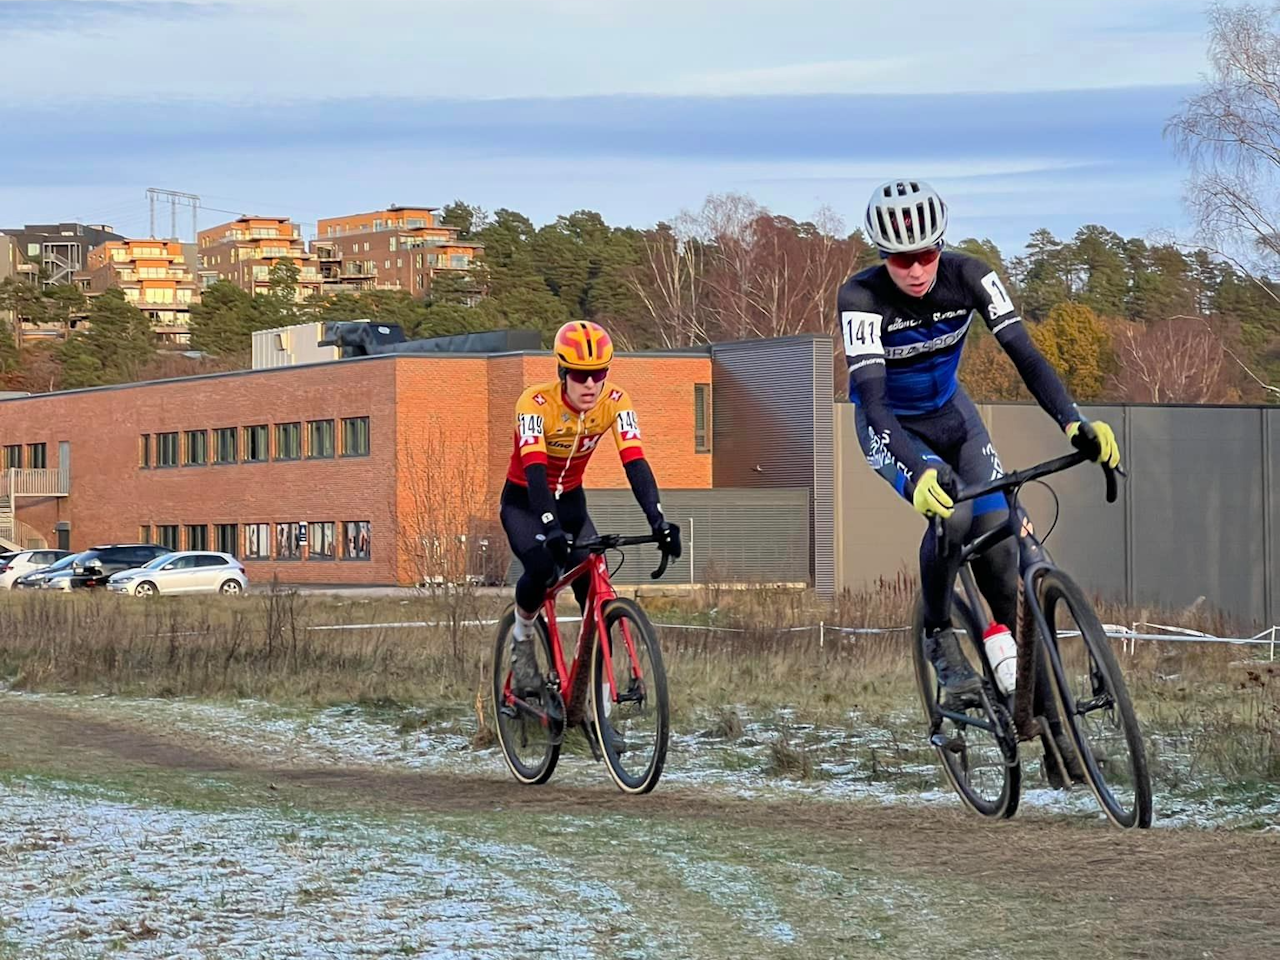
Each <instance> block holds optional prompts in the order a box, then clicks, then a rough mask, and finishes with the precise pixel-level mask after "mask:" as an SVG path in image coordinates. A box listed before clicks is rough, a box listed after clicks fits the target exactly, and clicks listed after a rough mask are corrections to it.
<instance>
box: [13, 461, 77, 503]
mask: <svg viewBox="0 0 1280 960" xmlns="http://www.w3.org/2000/svg"><path fill="white" fill-rule="evenodd" d="M0 495H7V496H9V497H10V498H13V497H66V496H70V495H71V476H70V474H69V473H66V472H64V471H62V470H43V469H40V470H36V469H30V468H25V469H20V468H16V467H14V468H10V469H7V470H0Z"/></svg>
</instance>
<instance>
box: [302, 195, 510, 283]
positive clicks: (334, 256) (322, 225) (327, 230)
mask: <svg viewBox="0 0 1280 960" xmlns="http://www.w3.org/2000/svg"><path fill="white" fill-rule="evenodd" d="M435 214H436V209H435V208H434V207H402V206H396V205H392V206H390V207H388V208H387V209H385V210H375V211H372V212H370V213H361V214H353V215H351V216H347V217H331V218H327V219H324V220H321V221H320V222H319V224H318V225H317V238H316V240H315V241H314V242H313V243H312V245H311V249H312V252H313V253H315V255H316V257H317V259H318V261H319V266H320V271H321V274H322V275H323V277H324V282H325V286H326V289H330V290H337V291H343V290H374V289H377V290H404V291H407V292H409V293H411V294H413V295H414V296H415V297H425V296H426V295H427V293H428V291H429V290H430V289H431V281H432V279H433V278H434V277H435V276H436V274H437V273H439V272H441V271H454V272H461V271H467V270H470V269H471V266H472V263H473V261H474V260H475V258H476V257H477V256H479V255H480V254H481V253H483V252H484V247H483V246H482V245H481V244H478V243H471V242H469V241H465V240H460V239H458V231H457V229H455V228H453V227H447V226H444V225H442V224H440V223H439V222H438V221H437V219H436V216H435Z"/></svg>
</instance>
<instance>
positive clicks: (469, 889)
mask: <svg viewBox="0 0 1280 960" xmlns="http://www.w3.org/2000/svg"><path fill="white" fill-rule="evenodd" d="M907 596H909V588H908V587H906V586H904V587H902V597H899V598H898V599H897V600H895V599H894V598H895V594H894V593H893V592H892V591H890V590H886V591H882V592H881V594H880V595H879V602H880V603H881V604H882V607H881V608H880V609H870V607H871V604H870V602H868V603H867V604H863V605H859V604H858V602H857V600H856V598H851V599H850V600H848V601H847V604H848V606H847V608H846V609H845V610H843V611H842V610H833V609H831V608H829V607H819V606H818V605H817V604H816V603H815V602H814V601H813V600H812V599H811V598H809V597H806V596H804V595H794V596H786V597H772V598H771V597H765V596H756V597H750V596H741V595H738V596H732V595H729V594H727V593H726V594H725V595H722V596H706V597H700V598H696V599H695V600H693V601H682V602H680V603H675V602H671V601H664V602H651V603H650V604H649V608H650V609H651V611H652V613H653V615H654V616H655V618H657V619H659V620H661V619H668V620H671V621H678V622H683V623H690V622H697V620H698V618H701V621H702V622H704V623H710V624H716V625H724V626H736V627H741V628H744V630H745V632H743V633H710V632H701V631H689V630H663V631H662V641H663V646H664V650H665V653H666V656H667V660H668V669H669V671H670V674H671V678H672V697H673V705H674V707H675V714H676V716H675V729H674V734H673V742H672V750H671V755H670V759H669V762H668V773H667V775H666V776H665V777H664V780H663V783H662V784H661V785H660V787H659V789H658V791H657V792H656V793H655V794H653V795H651V796H649V797H646V798H625V797H622V796H621V795H620V794H618V793H617V792H616V791H615V790H614V789H613V788H612V787H611V786H609V785H608V784H607V778H606V777H605V776H604V772H603V770H602V769H601V768H600V767H599V766H597V765H596V764H594V763H593V762H592V761H591V760H590V759H589V757H588V755H587V754H586V750H585V746H584V745H583V743H582V742H581V740H580V739H579V738H577V735H576V734H575V735H572V736H571V739H570V741H569V742H568V743H567V746H568V756H567V757H566V759H565V760H564V761H562V764H561V767H560V769H559V770H558V771H557V774H556V778H555V780H554V781H553V783H552V784H551V785H549V786H547V787H544V788H536V789H529V788H519V787H518V786H517V785H516V784H515V783H514V782H513V781H511V780H510V778H509V776H508V775H507V774H506V772H505V768H504V767H503V765H502V762H501V760H500V758H499V757H498V755H497V753H496V750H495V748H494V747H493V746H492V741H491V738H490V737H489V736H486V730H485V725H486V724H487V722H488V718H487V712H488V706H487V704H485V703H484V701H483V695H484V692H485V691H486V690H487V678H486V674H485V670H486V666H487V664H486V661H487V658H488V655H489V650H490V648H491V637H490V636H489V629H488V628H483V629H471V628H459V629H456V630H450V629H448V628H431V629H422V628H419V629H409V630H406V629H399V628H393V627H384V628H382V629H374V630H323V631H316V630H310V629H308V628H310V627H314V626H328V625H339V624H344V623H345V624H355V623H361V624H365V623H382V624H388V623H392V622H403V621H413V620H439V619H441V618H442V617H447V615H448V614H449V612H450V611H449V610H448V609H442V608H441V605H440V604H438V603H432V602H431V601H428V600H425V599H424V600H421V601H411V602H408V603H404V602H400V601H391V600H380V601H369V602H357V603H349V602H348V603H344V602H341V601H338V600H333V599H323V598H298V597H294V596H290V595H278V596H274V597H273V596H265V597H257V598H251V599H248V600H246V601H244V602H242V603H237V604H230V605H227V604H207V605H206V604H200V603H173V604H167V603H166V604H129V603H117V602H112V601H113V598H98V597H83V598H82V597H73V598H65V597H56V598H48V597H43V596H36V597H20V596H15V597H13V598H12V599H9V600H6V601H5V602H3V603H0V637H3V640H2V641H0V670H2V671H3V673H4V675H5V676H6V677H7V678H8V682H7V688H6V690H5V691H4V692H3V693H0V731H2V734H0V811H3V816H2V817H0V957H9V956H12V957H29V956H30V957H100V956H112V957H114V956H138V957H153V956H154V957H161V956H163V957H170V956H183V957H188V956H189V957H196V956H200V957H255V958H256V957H306V958H311V957H359V956H422V957H459V958H460V957H512V956H552V957H561V956H563V957H636V958H640V957H741V956H744V955H746V956H752V957H806V958H808V957H864V956H865V957H873V956H874V957H895V958H897V957H933V956H937V955H939V954H941V953H955V954H957V955H963V956H974V957H989V958H1005V957H1008V958H1021V957H1036V958H1041V957H1043V958H1050V960H1053V958H1058V957H1062V958H1066V957H1072V958H1075V957H1078V956H1081V955H1087V956H1094V957H1105V958H1109V957H1116V958H1119V957H1152V958H1155V957H1160V958H1184V957H1185V958H1198V960H1203V958H1206V957H1208V958H1212V960H1223V958H1255V957H1256V958H1263V957H1274V956H1276V953H1275V944H1276V943H1277V942H1280V924H1278V923H1277V921H1276V919H1275V912H1274V908H1273V901H1274V895H1275V890H1276V889H1277V887H1278V885H1280V826H1278V824H1280V782H1278V781H1280V776H1278V774H1277V759H1276V758H1277V756H1278V755H1280V743H1278V741H1277V724H1278V722H1280V716H1278V710H1277V698H1278V694H1277V689H1278V684H1280V678H1277V675H1276V674H1275V673H1273V672H1270V671H1272V670H1273V669H1274V668H1272V667H1271V665H1269V664H1268V663H1265V662H1258V663H1242V662H1241V661H1242V658H1243V656H1245V655H1247V654H1245V653H1244V652H1242V651H1241V650H1226V649H1221V648H1196V647H1191V646H1178V645H1174V644H1169V645H1159V646H1157V645H1140V646H1139V650H1138V653H1137V655H1134V656H1127V655H1126V656H1124V657H1123V659H1122V664H1123V666H1124V669H1125V671H1126V676H1127V677H1128V678H1129V681H1130V685H1131V688H1132V690H1133V692H1134V695H1135V700H1136V703H1137V706H1138V709H1139V712H1140V714H1141V715H1142V718H1143V720H1144V723H1145V724H1146V727H1147V730H1148V733H1149V734H1150V740H1151V745H1152V749H1153V751H1154V753H1155V756H1156V758H1157V762H1156V764H1155V774H1156V781H1157V783H1156V815H1157V829H1155V830H1152V831H1149V832H1146V833H1143V834H1133V833H1130V834H1122V833H1120V832H1119V831H1117V830H1114V828H1110V827H1107V826H1106V825H1105V824H1104V823H1103V822H1102V821H1101V818H1100V817H1099V815H1098V813H1097V811H1096V807H1095V805H1094V804H1093V801H1092V798H1091V796H1089V795H1088V794H1087V793H1082V792H1081V791H1080V790H1079V789H1077V790H1075V791H1072V792H1071V793H1069V794H1062V793H1058V792H1055V791H1050V790H1047V789H1045V788H1044V785H1043V784H1042V783H1041V782H1040V781H1039V778H1038V775H1037V773H1036V770H1035V762H1034V759H1033V755H1032V759H1030V760H1029V762H1028V764H1027V767H1028V782H1027V796H1026V802H1025V803H1024V806H1023V808H1022V809H1021V811H1020V813H1019V815H1018V817H1017V818H1016V819H1015V820H1014V821H1012V822H1010V823H1005V824H998V825H995V824H989V823H986V822H983V821H981V820H979V819H977V818H975V817H973V816H972V815H971V814H967V813H966V812H964V811H963V810H962V809H961V808H960V807H959V805H958V804H957V803H956V802H955V800H954V798H953V797H951V795H950V794H949V793H948V792H947V791H946V790H945V789H943V786H942V780H941V777H940V775H939V774H938V771H937V769H936V766H935V764H934V762H933V757H932V753H931V751H930V750H929V749H927V748H926V746H925V745H924V744H923V742H922V737H921V733H920V724H919V720H918V718H917V716H916V711H917V710H918V708H917V707H916V704H915V700H914V691H913V688H912V686H911V676H910V672H909V668H908V665H907V661H906V658H905V655H904V652H903V650H902V644H901V641H900V640H896V639H894V638H893V637H892V635H889V636H887V637H883V638H873V639H869V640H866V639H859V640H857V641H855V642H852V643H833V642H831V641H830V639H828V641H827V642H826V643H824V644H823V645H822V646H819V645H818V643H817V638H816V637H814V636H810V635H808V634H804V633H792V634H784V633H782V632H781V631H782V629H783V628H785V627H787V626H789V625H792V624H795V623H806V622H813V621H814V620H816V619H818V618H820V617H827V618H829V619H828V620H827V622H829V623H830V622H840V623H845V624H847V625H865V624H874V625H881V626H884V625H892V624H894V623H896V622H897V621H896V620H895V619H894V618H895V617H901V616H902V615H903V607H902V604H903V603H905V598H906V597H907ZM886 598H887V599H886ZM68 599H70V602H67V601H68ZM899 601H901V602H899ZM855 611H857V612H855ZM495 612H496V611H495V610H493V609H492V608H490V609H488V610H483V611H479V615H482V616H483V615H486V614H492V613H495ZM838 617H843V619H836V618H838ZM811 618H812V619H811ZM1115 619H1119V616H1116V617H1115ZM477 695H479V702H478V699H477Z"/></svg>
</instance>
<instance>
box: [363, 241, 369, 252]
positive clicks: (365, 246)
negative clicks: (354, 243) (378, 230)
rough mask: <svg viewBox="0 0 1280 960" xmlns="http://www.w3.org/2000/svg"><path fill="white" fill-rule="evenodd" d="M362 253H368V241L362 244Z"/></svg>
mask: <svg viewBox="0 0 1280 960" xmlns="http://www.w3.org/2000/svg"><path fill="white" fill-rule="evenodd" d="M364 252H365V253H368V252H369V241H368V240H366V241H365V242H364Z"/></svg>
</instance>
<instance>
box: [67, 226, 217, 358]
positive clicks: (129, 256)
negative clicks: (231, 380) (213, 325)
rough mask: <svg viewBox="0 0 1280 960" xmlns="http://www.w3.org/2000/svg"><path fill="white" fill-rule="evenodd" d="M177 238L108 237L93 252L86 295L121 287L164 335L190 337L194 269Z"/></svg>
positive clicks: (196, 290)
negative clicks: (132, 238)
mask: <svg viewBox="0 0 1280 960" xmlns="http://www.w3.org/2000/svg"><path fill="white" fill-rule="evenodd" d="M183 246H184V245H183V244H182V243H180V242H178V241H177V240H109V241H107V242H106V243H104V244H102V246H99V247H94V249H92V250H91V251H89V257H88V263H87V265H86V270H85V274H84V275H85V278H86V284H87V289H88V293H89V294H90V295H91V296H92V295H93V294H97V293H102V292H104V291H106V290H109V289H110V288H112V287H119V288H120V289H121V290H122V291H123V292H124V296H125V299H126V300H128V301H129V302H130V303H131V304H133V305H134V306H135V307H137V308H138V309H139V310H141V311H142V312H143V313H145V314H146V315H147V316H148V317H149V318H150V319H151V324H152V329H153V330H154V331H155V332H156V334H158V335H159V336H160V337H162V338H163V339H166V340H170V341H173V342H175V343H185V342H186V341H187V340H188V339H190V332H189V324H190V321H191V304H193V303H199V302H200V289H199V285H198V284H197V283H196V277H195V273H194V272H193V271H192V269H191V267H190V265H189V264H188V263H187V259H186V254H185V252H184V250H183Z"/></svg>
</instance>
